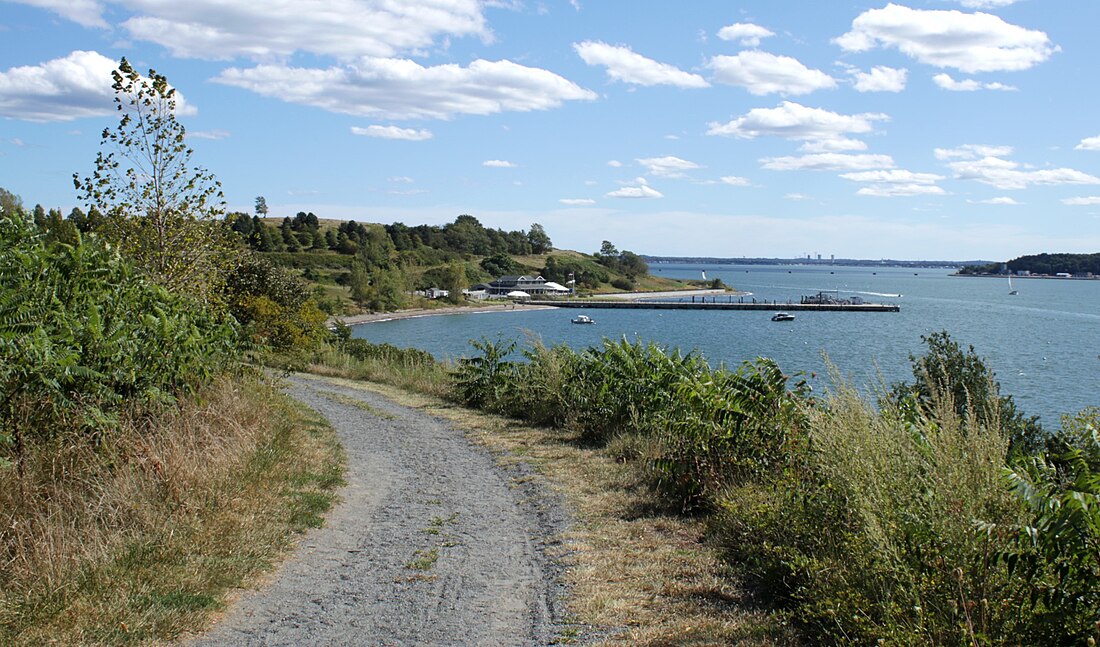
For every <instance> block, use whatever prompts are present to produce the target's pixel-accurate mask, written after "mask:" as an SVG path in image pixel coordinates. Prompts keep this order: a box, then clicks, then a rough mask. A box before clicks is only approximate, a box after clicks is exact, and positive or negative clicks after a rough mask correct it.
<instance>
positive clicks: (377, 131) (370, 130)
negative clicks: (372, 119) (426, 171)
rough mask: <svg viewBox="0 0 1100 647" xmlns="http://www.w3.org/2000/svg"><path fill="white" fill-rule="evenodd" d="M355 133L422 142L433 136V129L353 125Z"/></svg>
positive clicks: (352, 131)
mask: <svg viewBox="0 0 1100 647" xmlns="http://www.w3.org/2000/svg"><path fill="white" fill-rule="evenodd" d="M351 133H352V134H353V135H361V136H363V137H377V138H379V139H401V140H404V141H410V142H422V141H425V140H428V139H431V138H432V131H430V130H427V129H424V128H421V129H420V130H417V129H415V128H398V127H397V126H379V125H376V124H372V125H370V126H367V127H366V128H362V127H360V126H352V127H351Z"/></svg>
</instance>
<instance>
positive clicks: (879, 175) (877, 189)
mask: <svg viewBox="0 0 1100 647" xmlns="http://www.w3.org/2000/svg"><path fill="white" fill-rule="evenodd" d="M840 177H842V178H844V179H846V180H851V181H853V182H862V183H865V184H867V185H868V186H865V187H862V188H861V189H859V190H858V191H856V194H857V195H866V196H874V197H880V198H896V197H912V196H918V195H943V194H944V193H946V192H945V191H944V190H943V189H942V188H941V187H939V186H937V185H936V182H939V181H940V180H943V179H944V177H943V176H942V175H936V174H935V173H914V172H912V171H905V170H902V169H891V170H876V171H859V172H854V173H843V174H841V176H840Z"/></svg>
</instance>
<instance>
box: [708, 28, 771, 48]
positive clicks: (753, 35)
mask: <svg viewBox="0 0 1100 647" xmlns="http://www.w3.org/2000/svg"><path fill="white" fill-rule="evenodd" d="M772 36H775V33H774V32H772V31H771V30H770V29H766V28H764V27H761V26H760V25H754V24H752V23H744V22H737V23H734V24H732V25H727V26H725V27H723V28H721V29H719V30H718V37H719V38H721V39H722V40H735V41H737V42H738V43H740V44H741V45H743V46H745V47H756V46H758V45H759V44H760V41H761V40H762V39H764V38H771V37H772Z"/></svg>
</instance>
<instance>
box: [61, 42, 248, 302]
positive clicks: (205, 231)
mask: <svg viewBox="0 0 1100 647" xmlns="http://www.w3.org/2000/svg"><path fill="white" fill-rule="evenodd" d="M112 77H113V79H114V84H113V85H112V88H113V89H114V91H115V99H114V100H115V106H116V107H117V109H118V111H119V112H120V113H121V115H122V117H121V119H120V120H119V123H118V125H117V126H116V127H115V128H113V129H112V128H107V129H104V131H103V135H102V140H101V146H102V147H103V148H105V149H108V151H107V152H104V151H103V150H101V151H100V152H99V154H98V155H97V156H96V160H95V170H94V171H93V172H92V175H91V176H88V177H84V178H83V179H81V178H80V177H79V175H77V174H74V175H73V182H74V184H75V186H76V188H77V190H78V191H79V192H80V194H81V195H82V197H83V199H84V200H85V201H86V202H87V204H88V205H89V207H95V208H98V209H99V210H100V211H102V212H103V214H104V215H105V216H106V219H105V222H104V225H103V227H102V228H101V229H102V230H103V231H104V232H105V233H106V235H107V236H108V237H109V238H110V239H111V240H113V241H114V242H115V243H116V244H118V245H119V246H120V247H121V248H122V250H123V251H124V252H125V253H127V254H128V255H129V256H130V257H131V258H133V259H134V260H135V261H136V262H137V264H138V265H139V266H140V267H141V268H142V269H143V270H144V271H146V272H147V273H148V274H149V275H150V276H151V277H152V278H153V279H154V280H155V281H157V282H158V283H160V284H162V285H164V286H165V287H167V288H168V289H170V290H172V291H175V292H180V293H185V294H189V295H191V296H193V297H196V298H198V299H200V300H208V299H210V298H212V297H213V296H214V295H215V294H217V293H219V292H220V290H219V287H220V284H221V282H222V281H223V280H224V276H225V273H226V272H227V271H228V270H229V269H231V267H232V263H233V252H232V250H233V249H234V247H233V244H232V241H231V238H230V237H229V235H228V232H227V231H226V229H225V228H224V227H222V226H220V223H219V222H218V221H217V217H218V216H219V215H221V213H222V209H223V201H222V192H221V186H220V184H219V183H218V182H217V180H216V179H215V178H214V176H213V174H212V173H210V172H208V171H207V170H205V169H203V168H201V167H198V166H194V165H193V164H192V162H191V156H192V153H193V151H192V150H191V149H190V148H189V147H188V146H187V143H186V137H185V136H186V130H185V129H184V127H183V125H182V124H180V123H179V122H178V121H177V120H176V91H175V89H174V88H172V87H171V86H170V85H169V84H168V79H167V78H165V77H164V76H163V75H161V74H157V72H156V71H154V70H149V74H148V76H142V75H141V74H139V73H138V72H137V71H136V70H135V69H134V68H133V67H132V66H131V65H130V63H129V62H128V61H127V60H126V59H125V58H123V59H122V60H121V61H120V62H119V66H118V69H116V70H115V71H114V72H112Z"/></svg>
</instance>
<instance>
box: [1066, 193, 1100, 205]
mask: <svg viewBox="0 0 1100 647" xmlns="http://www.w3.org/2000/svg"><path fill="white" fill-rule="evenodd" d="M1062 204H1065V205H1069V206H1071V207H1090V206H1093V205H1098V204H1100V196H1089V197H1087V198H1065V199H1064V200H1062Z"/></svg>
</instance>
